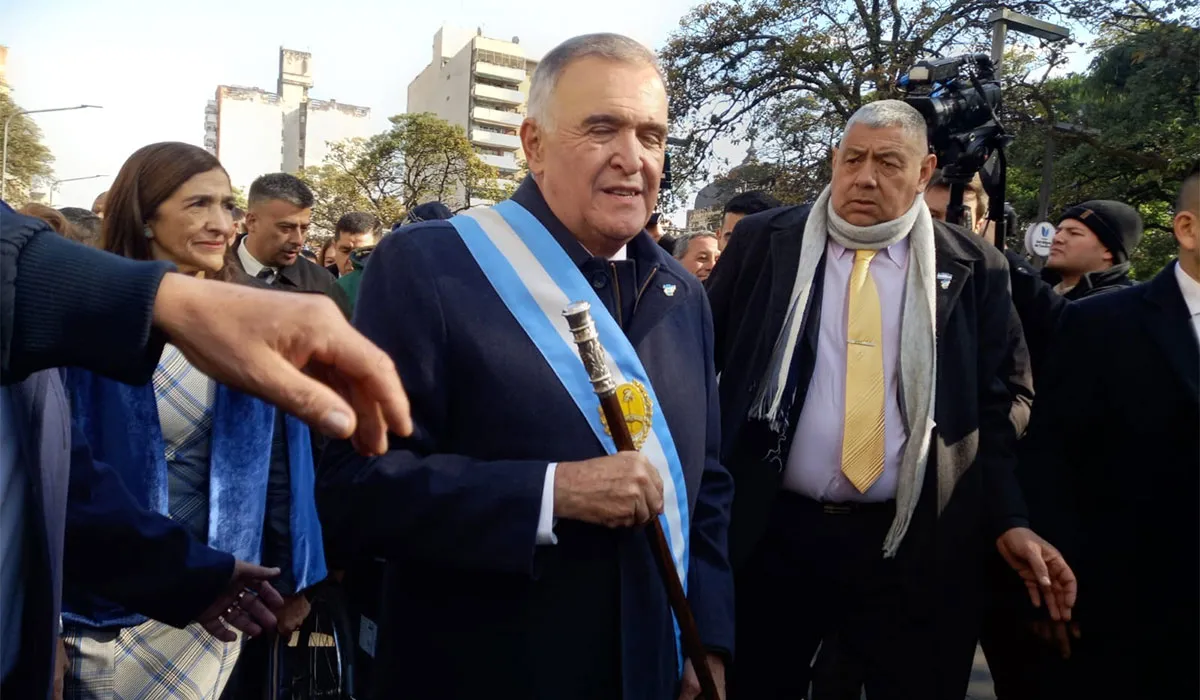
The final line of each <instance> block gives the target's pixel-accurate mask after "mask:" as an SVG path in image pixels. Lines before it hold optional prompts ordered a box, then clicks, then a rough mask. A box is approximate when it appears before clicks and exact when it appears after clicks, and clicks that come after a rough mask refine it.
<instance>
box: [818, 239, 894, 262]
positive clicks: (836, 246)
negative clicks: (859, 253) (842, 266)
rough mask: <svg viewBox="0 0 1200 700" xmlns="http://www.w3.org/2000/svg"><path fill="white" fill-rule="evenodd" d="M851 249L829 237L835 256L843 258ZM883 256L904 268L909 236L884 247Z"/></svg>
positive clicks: (830, 246)
mask: <svg viewBox="0 0 1200 700" xmlns="http://www.w3.org/2000/svg"><path fill="white" fill-rule="evenodd" d="M849 250H850V249H849V248H847V247H845V246H844V245H842V244H841V243H838V242H837V241H835V240H833V239H832V238H830V239H829V252H830V253H833V256H834V257H835V258H841V257H842V256H843V255H845V254H846V253H847V252H848V251H849ZM883 257H884V259H885V260H891V261H892V263H893V264H895V266H896V267H899V268H903V267H904V265H905V264H906V263H907V262H908V236H905V237H904V238H901V239H900V240H898V241H896V242H895V243H893V244H891V245H890V246H888V247H886V248H884V249H883Z"/></svg>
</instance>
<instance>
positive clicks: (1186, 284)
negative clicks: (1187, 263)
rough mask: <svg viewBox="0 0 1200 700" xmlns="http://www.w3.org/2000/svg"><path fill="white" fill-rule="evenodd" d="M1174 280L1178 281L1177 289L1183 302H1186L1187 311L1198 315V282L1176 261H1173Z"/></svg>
mask: <svg viewBox="0 0 1200 700" xmlns="http://www.w3.org/2000/svg"><path fill="white" fill-rule="evenodd" d="M1175 281H1176V282H1178V283H1179V291H1180V293H1182V294H1183V303H1185V304H1187V308H1188V313H1189V314H1191V315H1192V316H1200V282H1197V281H1196V280H1194V279H1192V277H1191V275H1189V274H1188V273H1186V272H1184V271H1183V268H1182V267H1180V266H1179V262H1178V261H1176V262H1175Z"/></svg>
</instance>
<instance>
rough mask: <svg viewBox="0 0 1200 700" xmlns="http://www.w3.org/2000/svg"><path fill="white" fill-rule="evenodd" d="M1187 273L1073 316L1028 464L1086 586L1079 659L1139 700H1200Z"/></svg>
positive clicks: (1032, 432)
mask: <svg viewBox="0 0 1200 700" xmlns="http://www.w3.org/2000/svg"><path fill="white" fill-rule="evenodd" d="M1174 267H1175V263H1172V264H1171V265H1168V266H1167V267H1166V269H1164V270H1163V271H1162V272H1160V273H1159V274H1158V275H1157V276H1156V277H1155V278H1154V279H1152V280H1150V281H1149V282H1146V283H1145V284H1140V285H1137V286H1135V287H1130V288H1127V289H1123V290H1119V291H1115V292H1110V293H1107V294H1103V295H1100V296H1098V297H1093V298H1089V299H1084V300H1081V301H1077V302H1075V303H1073V304H1071V305H1070V307H1069V308H1067V309H1066V311H1064V313H1063V318H1062V325H1061V326H1060V327H1059V329H1058V330H1057V332H1056V333H1055V344H1054V345H1052V348H1051V351H1050V355H1049V358H1048V364H1047V367H1046V369H1045V371H1044V372H1043V374H1042V375H1041V376H1042V379H1041V380H1040V381H1041V388H1040V390H1039V393H1038V400H1037V402H1036V403H1035V404H1034V411H1033V418H1032V421H1031V423H1030V427H1029V435H1028V437H1027V438H1026V441H1025V442H1024V443H1023V444H1022V448H1021V466H1020V469H1019V475H1020V476H1021V478H1022V482H1023V483H1024V484H1025V485H1026V492H1027V494H1028V498H1029V507H1030V512H1031V517H1032V518H1033V523H1034V525H1035V527H1037V528H1038V531H1039V533H1040V534H1042V535H1043V536H1044V537H1046V539H1048V540H1049V541H1050V542H1052V543H1053V544H1055V545H1056V546H1058V547H1059V548H1060V549H1062V550H1063V554H1064V556H1066V558H1067V561H1068V563H1069V564H1070V565H1071V566H1072V567H1073V569H1074V571H1075V573H1076V574H1077V576H1078V578H1079V603H1078V606H1077V608H1076V610H1075V613H1074V615H1073V618H1074V619H1075V620H1077V621H1078V622H1079V625H1080V628H1081V631H1082V634H1083V638H1082V640H1081V643H1082V644H1089V643H1091V644H1092V648H1093V649H1096V650H1097V651H1098V652H1099V654H1098V656H1084V655H1080V656H1079V659H1081V660H1082V659H1085V658H1087V659H1088V660H1090V661H1091V662H1092V665H1090V666H1089V668H1090V669H1091V670H1093V671H1095V670H1098V669H1103V673H1101V674H1100V677H1102V678H1106V679H1108V680H1109V681H1110V682H1117V681H1120V682H1121V685H1120V688H1121V689H1127V688H1131V687H1136V688H1138V689H1139V691H1144V692H1138V693H1137V695H1138V696H1140V697H1166V696H1167V694H1166V693H1165V690H1166V686H1164V685H1163V684H1164V683H1165V684H1175V685H1176V686H1178V687H1176V688H1171V692H1170V693H1169V694H1170V695H1178V696H1179V697H1191V696H1192V695H1197V693H1200V683H1198V682H1197V676H1196V672H1195V660H1196V658H1197V657H1200V594H1197V591H1198V590H1200V564H1198V560H1197V552H1200V515H1198V514H1197V513H1198V509H1197V504H1196V494H1197V493H1200V349H1198V347H1197V341H1196V336H1195V333H1194V331H1193V330H1192V326H1191V320H1190V314H1189V312H1188V309H1187V306H1186V304H1185V303H1184V300H1183V295H1182V294H1181V293H1180V291H1179V286H1178V281H1177V280H1176V279H1175V270H1174ZM1151 599H1153V600H1156V601H1157V602H1159V605H1149V606H1147V605H1146V603H1147V602H1150V600H1151ZM1114 687H1115V686H1114ZM1148 688H1162V689H1164V694H1163V695H1159V694H1156V693H1155V692H1151V691H1148V690H1145V689H1148ZM1189 688H1190V689H1191V693H1188V692H1186V691H1187V689H1189Z"/></svg>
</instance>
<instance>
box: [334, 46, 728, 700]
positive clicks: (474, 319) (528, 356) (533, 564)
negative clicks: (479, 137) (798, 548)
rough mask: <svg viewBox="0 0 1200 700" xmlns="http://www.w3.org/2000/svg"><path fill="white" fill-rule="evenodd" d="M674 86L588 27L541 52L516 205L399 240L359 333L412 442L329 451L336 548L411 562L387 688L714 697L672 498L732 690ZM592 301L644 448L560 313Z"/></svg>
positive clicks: (720, 531) (714, 420) (367, 302)
mask: <svg viewBox="0 0 1200 700" xmlns="http://www.w3.org/2000/svg"><path fill="white" fill-rule="evenodd" d="M666 136H667V98H666V92H665V88H664V82H663V79H662V74H661V72H660V69H659V68H658V65H657V63H656V60H655V57H654V55H653V54H652V53H651V52H650V51H649V50H647V49H646V48H645V47H643V46H641V45H640V44H637V43H636V42H634V41H632V40H630V39H627V38H625V37H622V36H617V35H588V36H582V37H577V38H575V39H571V40H569V41H567V42H565V43H564V44H562V45H561V46H559V47H557V48H556V49H554V50H553V51H551V52H550V53H549V54H547V55H546V57H545V58H544V59H543V60H542V62H541V63H540V65H539V67H538V69H537V72H536V74H535V75H534V78H533V82H532V87H531V91H530V97H529V116H528V118H527V119H526V120H525V122H524V124H523V126H522V127H521V140H522V145H523V147H524V151H525V154H526V157H527V159H528V163H529V171H530V173H531V176H530V177H529V178H527V179H526V180H525V182H524V183H523V184H522V185H521V186H520V188H519V189H518V190H517V192H516V193H515V194H514V195H513V198H512V199H511V200H510V201H507V202H502V203H500V204H498V205H496V206H495V207H492V208H490V209H476V210H472V211H468V212H467V213H466V214H464V215H460V216H458V217H456V218H454V219H452V220H450V221H428V222H421V223H418V224H415V225H412V226H408V227H406V228H404V229H401V230H399V231H398V232H396V233H395V234H393V235H391V236H388V237H386V238H385V239H384V240H383V241H382V242H381V243H380V244H379V246H378V247H377V248H376V249H375V252H374V253H373V254H372V258H371V263H370V265H369V266H368V267H367V270H366V274H365V277H364V279H363V286H362V292H363V293H362V295H361V297H360V302H359V304H360V305H359V307H358V311H357V317H356V325H357V326H358V328H359V329H360V330H361V331H362V332H363V333H364V334H366V335H367V337H369V338H371V339H372V340H373V341H374V342H376V343H377V344H379V346H380V347H382V348H383V349H384V350H385V351H386V352H388V353H389V354H390V355H391V357H392V358H393V360H394V361H395V362H396V365H397V367H398V369H399V371H400V374H401V376H402V378H403V379H404V382H405V387H406V389H407V390H408V394H409V397H410V400H411V401H412V404H413V414H414V422H415V425H416V430H415V432H414V434H413V436H412V437H411V438H407V439H401V438H397V437H395V436H393V437H392V440H391V446H390V450H389V451H388V452H387V453H386V454H385V455H382V456H379V457H375V458H372V459H364V458H361V457H355V456H354V454H353V451H352V450H351V449H350V447H349V446H348V445H342V446H340V447H338V448H331V451H330V452H329V453H328V454H327V456H326V459H325V460H324V461H323V463H322V465H321V481H322V493H321V495H320V497H319V505H320V507H321V514H322V519H323V523H324V524H325V527H326V533H327V538H326V539H327V541H328V543H329V544H328V546H329V547H330V549H331V556H332V557H339V556H340V557H343V558H352V557H356V556H357V557H364V556H373V557H383V558H386V559H388V560H389V562H390V571H389V575H388V581H387V583H386V593H385V604H384V607H385V608H386V612H385V613H384V619H383V621H382V623H381V629H380V632H379V643H378V645H377V647H376V648H375V649H374V656H375V660H376V664H377V667H378V668H382V669H383V671H382V672H381V673H380V674H379V675H380V676H382V677H381V678H380V681H381V684H380V685H381V687H378V686H377V690H378V691H379V693H380V694H379V695H377V696H376V697H389V698H390V697H413V698H435V697H436V698H468V697H470V698H475V697H479V698H483V697H505V698H510V697H511V698H522V699H525V698H533V699H545V700H565V699H568V698H569V699H571V700H587V699H589V698H595V699H596V700H613V699H614V698H623V699H624V700H638V699H646V700H675V698H692V697H695V695H696V690H697V688H696V685H695V682H694V674H693V673H692V669H691V668H690V663H688V664H685V663H683V661H682V655H681V653H680V648H679V640H678V637H677V631H676V627H675V624H674V621H673V618H672V614H671V611H670V608H669V606H668V603H667V598H666V595H665V593H664V588H663V585H662V583H661V581H660V580H659V574H658V571H657V570H656V568H655V563H654V560H653V558H652V556H651V553H650V548H649V546H648V544H647V540H646V537H645V533H644V531H643V529H642V527H641V526H642V525H644V524H645V523H647V522H648V521H649V520H650V519H651V518H653V517H658V518H660V522H661V523H662V525H663V528H664V531H665V534H666V537H667V540H668V544H669V546H670V551H671V555H672V559H673V562H674V566H675V568H676V571H677V572H678V573H679V575H680V578H681V580H682V581H683V582H684V585H685V588H686V589H687V593H688V598H689V600H690V602H691V605H692V608H693V612H694V615H695V618H696V621H697V626H698V628H699V632H700V636H701V638H702V641H703V643H704V644H705V646H706V648H707V649H708V650H709V652H710V656H709V659H710V665H711V667H712V670H713V672H714V675H715V676H716V678H717V681H718V684H719V685H722V686H723V684H724V681H723V676H724V673H723V669H724V666H725V663H726V661H727V660H728V659H729V658H730V656H731V654H732V651H733V590H732V577H731V573H730V568H729V564H728V559H727V556H726V531H727V528H728V509H729V505H730V502H731V500H732V481H731V479H730V477H729V475H728V473H727V472H726V471H725V470H724V469H723V468H722V467H721V466H720V464H719V463H718V460H717V451H718V447H719V411H718V405H717V393H716V386H717V385H716V380H715V376H714V373H713V355H712V353H713V341H712V324H711V316H710V313H709V308H708V302H707V299H706V298H705V294H704V290H703V288H702V287H701V286H700V283H699V282H698V281H697V280H696V279H695V278H694V277H692V276H691V275H689V274H688V273H687V272H686V271H685V270H684V269H683V268H682V267H680V265H679V264H678V263H677V262H676V261H675V260H673V259H672V258H671V257H670V256H669V255H667V254H666V252H665V251H663V250H662V249H661V248H659V247H658V246H657V245H656V244H655V242H654V240H653V239H652V238H651V237H650V236H649V235H648V234H647V233H645V232H644V231H643V227H644V226H645V224H646V222H647V221H648V220H649V218H650V214H651V212H652V211H653V209H654V204H655V202H656V199H657V195H658V189H659V182H660V178H661V175H662V166H663V157H664V153H665V145H666ZM576 301H588V302H589V303H590V304H591V310H592V315H593V317H594V319H595V321H596V326H597V331H598V334H599V338H600V341H601V343H602V344H603V345H604V349H605V351H606V354H607V355H608V358H609V366H610V369H611V370H612V371H613V374H614V380H615V381H616V383H617V384H618V390H617V393H618V396H619V397H620V400H621V403H622V405H623V407H624V409H625V417H626V422H627V424H628V426H629V428H630V431H631V433H632V435H633V437H634V440H635V443H636V444H637V445H638V447H639V451H638V452H628V453H620V454H616V455H610V453H611V452H612V451H613V449H614V448H613V443H612V439H611V437H610V436H609V434H608V428H607V425H606V424H605V422H604V421H603V420H602V418H601V415H602V414H601V411H600V406H599V403H598V400H597V399H596V397H595V395H594V394H593V391H592V387H591V385H590V384H589V382H588V377H587V373H586V371H585V369H584V367H583V364H582V363H581V362H580V358H579V356H578V354H577V351H576V349H575V346H574V343H573V342H572V341H571V337H570V334H569V331H568V328H567V324H566V321H565V319H564V318H563V317H562V311H563V309H564V308H565V307H566V306H567V305H568V304H570V303H572V302H576Z"/></svg>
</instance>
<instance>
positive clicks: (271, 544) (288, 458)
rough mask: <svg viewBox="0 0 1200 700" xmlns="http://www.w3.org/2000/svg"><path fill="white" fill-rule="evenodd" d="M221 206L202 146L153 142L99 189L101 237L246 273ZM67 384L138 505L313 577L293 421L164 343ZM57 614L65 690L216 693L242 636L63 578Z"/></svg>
mask: <svg viewBox="0 0 1200 700" xmlns="http://www.w3.org/2000/svg"><path fill="white" fill-rule="evenodd" d="M233 206H234V205H233V193H232V189H231V188H230V183H229V176H228V175H227V174H226V173H225V170H224V169H223V168H222V167H221V164H220V163H219V162H218V161H217V159H216V158H214V157H213V156H212V155H211V154H209V153H208V152H206V151H204V150H203V149H201V148H197V147H195V146H191V145H188V144H184V143H156V144H152V145H149V146H146V147H144V148H142V149H139V150H138V151H137V152H136V153H134V154H133V155H132V156H130V158H129V160H128V161H126V162H125V165H124V166H122V168H121V171H120V173H119V174H118V175H117V178H116V181H115V182H114V183H113V186H112V189H110V190H109V192H108V196H107V198H106V202H105V216H104V225H103V248H104V249H105V250H108V251H110V252H113V253H116V254H117V255H122V256H124V257H127V258H133V259H137V260H151V259H153V260H165V261H168V262H171V263H173V264H174V265H175V267H176V268H177V270H178V271H179V272H180V273H183V274H187V275H194V276H197V277H207V278H210V279H219V280H231V279H234V277H235V275H237V274H240V275H241V276H242V277H245V275H244V273H235V272H234V270H237V266H236V265H227V264H226V255H227V251H228V242H229V239H230V238H231V237H232V235H233V221H232V217H231V211H232V209H233ZM247 279H248V278H247ZM120 283H121V281H120V280H113V284H114V285H119V284H120ZM67 387H68V390H69V393H70V395H71V397H70V398H71V408H72V414H73V417H74V420H75V421H76V423H77V424H78V425H79V427H80V429H81V430H82V432H83V433H84V435H85V436H86V437H87V440H88V443H89V444H90V445H91V447H92V451H93V453H94V454H95V457H96V459H97V460H99V461H103V462H106V463H108V464H110V465H112V467H113V468H114V469H116V470H117V471H118V472H120V474H121V476H122V478H123V480H124V481H125V484H126V485H127V486H128V487H129V489H130V490H131V491H132V492H133V494H134V496H135V497H137V498H138V500H139V501H140V502H141V504H142V505H143V506H144V507H146V508H148V509H151V510H155V511H157V512H160V513H163V514H166V515H169V516H170V517H171V518H172V519H174V520H176V521H177V522H179V523H180V524H182V525H183V526H184V527H185V528H186V529H187V530H188V531H189V532H190V533H191V535H192V536H193V537H195V538H196V539H197V540H199V541H201V542H205V543H207V544H208V545H209V546H211V547H213V548H214V549H219V550H223V551H227V552H231V553H232V554H234V555H235V556H236V557H237V558H238V559H241V560H245V561H250V562H256V563H257V562H260V561H261V562H262V563H264V564H268V565H271V566H279V567H280V568H281V569H282V570H283V572H284V574H283V577H282V580H281V581H279V582H278V585H277V587H278V588H280V590H281V592H283V593H285V594H290V593H296V592H298V591H301V590H303V589H305V588H308V587H310V586H312V585H313V584H315V583H317V582H319V581H321V580H322V579H324V578H325V559H324V552H323V550H322V544H321V530H320V525H319V523H318V522H317V516H316V506H315V502H314V500H313V479H314V476H313V460H312V450H311V445H310V439H309V433H308V428H307V427H306V426H304V424H303V423H301V422H300V421H298V420H296V419H295V418H292V417H291V416H286V417H284V418H282V419H280V420H277V419H276V412H275V408H274V407H273V406H271V405H269V404H267V403H264V402H263V401H261V400H259V399H256V398H254V397H251V396H249V395H247V394H242V393H240V392H238V391H234V390H233V389H229V388H228V387H225V386H224V385H221V384H217V383H216V382H214V381H213V380H212V379H210V378H209V377H207V376H205V375H204V374H202V373H201V372H200V371H199V370H198V369H196V368H195V367H193V366H192V365H191V364H190V363H189V362H188V360H187V359H186V358H185V357H184V356H183V354H182V353H181V352H180V351H179V350H178V349H177V348H176V347H175V346H173V345H170V344H168V345H167V346H166V348H165V349H164V351H163V355H162V358H161V359H160V360H159V364H158V368H157V369H156V371H155V373H154V378H153V381H152V382H151V383H149V384H146V385H144V386H141V387H131V386H128V385H125V384H121V383H118V382H115V381H112V380H109V379H105V378H103V377H100V376H99V375H96V374H93V373H91V372H88V371H85V370H80V369H71V370H68V372H67ZM120 546H121V545H120V543H119V542H114V543H113V558H114V565H119V564H117V563H116V562H119V558H120ZM63 619H64V637H65V641H66V646H67V649H68V654H67V655H68V657H69V661H70V670H69V671H68V674H67V678H66V683H65V688H66V695H67V697H75V698H112V697H118V698H132V697H166V696H167V695H169V696H170V697H172V698H180V699H186V700H193V699H194V700H215V699H216V698H218V697H220V695H221V693H222V691H223V689H224V688H225V685H226V683H227V682H228V681H229V677H230V674H231V673H232V671H233V668H234V665H235V664H236V662H237V659H238V657H239V654H240V653H241V650H242V642H243V639H242V638H241V637H240V636H239V638H238V639H237V641H234V642H228V643H227V642H222V641H220V640H218V639H216V638H215V637H212V636H210V635H209V634H207V633H206V632H205V631H204V630H203V629H202V628H200V627H198V626H197V625H192V626H189V627H188V628H186V629H176V628H174V627H170V626H168V625H166V624H163V623H160V622H157V621H154V620H147V619H146V618H144V617H141V616H138V615H135V614H132V613H130V612H129V611H127V610H124V609H122V608H121V607H120V606H117V605H115V604H113V603H111V602H109V601H106V600H103V599H100V598H96V597H94V596H89V595H87V594H85V593H83V592H81V591H73V590H71V589H70V588H68V589H67V590H66V591H65V592H64V605H63ZM296 624H298V623H296ZM282 627H283V624H282V618H281V628H282ZM288 632H289V633H290V630H288Z"/></svg>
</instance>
